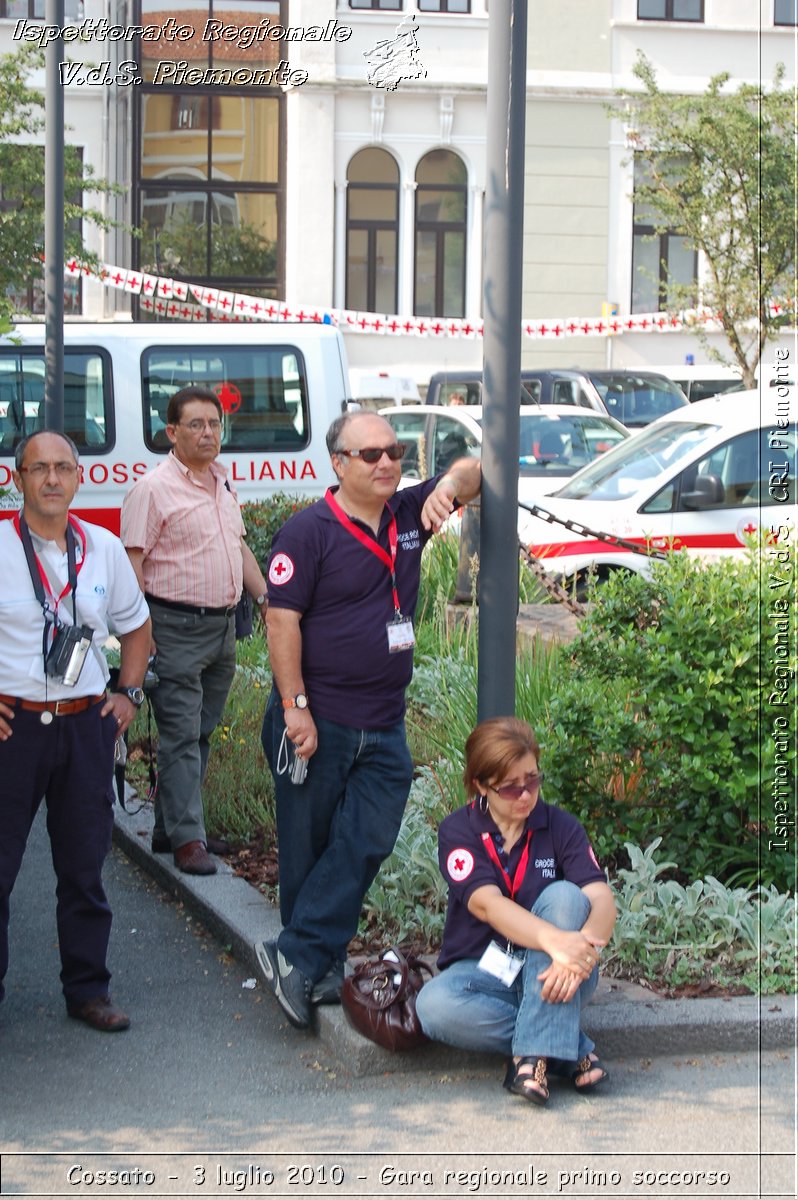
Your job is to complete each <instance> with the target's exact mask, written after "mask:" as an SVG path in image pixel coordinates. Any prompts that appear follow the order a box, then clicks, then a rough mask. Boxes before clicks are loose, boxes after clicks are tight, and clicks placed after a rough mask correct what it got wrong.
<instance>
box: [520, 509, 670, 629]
mask: <svg viewBox="0 0 798 1200" xmlns="http://www.w3.org/2000/svg"><path fill="white" fill-rule="evenodd" d="M518 505H519V508H523V509H525V510H526V511H527V512H528V513H531V514H532V516H533V517H539V518H540V519H541V520H543V521H546V522H547V523H548V524H549V525H562V526H564V527H565V528H566V529H568V530H570V531H571V532H572V533H578V534H579V535H580V536H581V537H592V538H595V540H596V541H598V542H606V543H607V544H608V545H609V546H619V547H620V548H621V549H622V550H629V551H631V553H632V554H642V555H643V556H644V557H645V558H659V559H664V558H666V557H667V555H666V554H665V552H664V550H654V549H651V548H650V547H643V546H639V545H638V544H637V543H636V542H629V541H627V540H626V539H625V538H619V537H616V536H615V535H614V534H612V533H603V532H600V531H599V530H597V529H590V528H589V527H588V526H587V525H582V523H581V522H580V521H571V520H569V519H568V518H567V517H556V516H555V515H554V513H550V512H549V511H548V509H545V508H541V507H540V505H538V504H525V503H524V502H523V501H520V500H519V502H518ZM519 545H520V547H521V550H522V552H523V554H524V556H525V559H526V564H527V566H528V567H529V569H530V570H531V572H532V574H533V575H534V576H535V578H536V579H537V580H538V582H539V583H540V584H541V586H542V587H543V588H544V590H545V591H547V592H548V594H549V595H550V596H551V598H552V599H553V600H555V601H556V602H557V603H558V604H562V605H563V606H564V607H565V608H567V609H568V610H569V612H572V613H573V614H574V616H577V617H583V616H584V615H585V612H586V611H587V610H586V608H585V606H584V604H581V603H580V601H579V600H577V599H576V598H575V597H574V596H572V595H570V593H569V592H568V591H567V590H566V589H565V588H564V587H563V586H562V584H561V583H560V582H559V581H558V580H557V579H555V577H554V576H553V575H551V574H550V573H549V572H548V571H547V570H546V568H545V566H544V565H543V561H542V560H541V559H539V558H538V557H537V556H536V555H534V554H532V552H531V551H530V549H529V547H528V546H525V545H524V543H523V542H521V541H520V539H519Z"/></svg>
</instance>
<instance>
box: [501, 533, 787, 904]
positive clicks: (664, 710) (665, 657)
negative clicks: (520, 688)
mask: <svg viewBox="0 0 798 1200" xmlns="http://www.w3.org/2000/svg"><path fill="white" fill-rule="evenodd" d="M793 595H794V593H793ZM592 601H593V603H592V605H591V608H590V611H589V612H588V615H587V616H586V618H585V619H584V620H583V622H582V625H581V628H580V632H579V636H578V638H577V640H576V641H575V642H574V643H573V645H572V648H571V656H570V662H569V663H568V664H567V669H566V670H565V671H564V672H563V673H562V676H561V678H560V680H559V683H558V686H557V687H556V688H555V690H554V693H553V695H552V699H551V705H550V713H549V716H550V733H549V734H548V736H547V737H546V739H545V740H544V745H545V747H546V754H545V762H544V765H545V770H546V779H547V785H546V786H547V792H548V795H549V797H550V798H551V799H553V800H555V802H557V803H561V804H563V805H564V806H565V807H567V808H569V809H570V810H571V811H572V812H574V813H575V814H576V815H577V816H578V817H579V818H580V820H581V821H582V822H583V823H584V824H585V825H586V827H587V828H588V829H589V830H590V833H591V837H592V838H593V840H594V845H595V848H596V851H597V853H598V855H599V858H600V859H601V860H602V861H604V862H612V861H613V860H615V861H622V851H623V846H624V843H625V842H627V841H630V842H635V843H637V844H639V845H645V844H647V843H648V842H650V841H652V839H654V838H656V837H662V839H663V844H664V845H665V848H666V852H667V854H668V855H669V857H671V858H673V859H675V861H676V862H677V863H678V866H679V870H680V872H681V875H682V878H684V879H700V878H701V877H702V876H704V875H707V874H712V875H717V876H718V877H720V878H721V879H724V880H730V879H736V881H737V882H741V883H749V884H752V883H754V882H762V883H774V884H776V885H777V886H778V887H779V888H780V889H781V890H783V891H786V890H787V889H788V888H789V886H790V883H791V880H792V878H793V865H792V854H791V853H790V852H789V851H788V850H779V849H773V848H771V846H770V842H771V841H772V837H773V826H772V802H770V816H771V820H770V822H769V821H768V811H767V810H768V803H767V802H766V798H765V795H764V790H763V792H762V794H760V786H762V787H763V788H764V781H766V780H767V779H768V778H769V779H770V780H771V781H772V779H773V765H774V749H773V741H772V739H768V738H767V737H766V736H763V737H762V745H761V747H760V744H759V741H758V729H759V723H760V714H761V711H762V707H763V699H764V695H763V690H762V688H761V687H760V676H759V671H760V630H763V631H764V630H765V628H766V627H767V617H766V607H767V605H768V604H769V603H770V597H769V595H768V591H767V588H765V587H762V588H760V578H759V560H758V559H757V558H756V557H755V556H753V555H752V556H751V557H750V558H749V559H747V560H744V561H731V560H724V561H722V562H719V563H717V564H703V565H702V564H699V563H697V562H696V561H695V560H694V559H691V558H689V557H688V556H687V555H685V554H673V555H670V556H669V557H668V559H667V561H665V562H663V563H657V564H656V565H655V567H654V573H653V578H652V579H651V580H647V579H644V578H643V577H642V576H640V575H636V574H631V573H625V572H623V573H622V572H618V573H616V574H614V575H613V576H611V578H610V579H609V580H608V581H607V582H606V583H604V584H602V585H601V586H600V587H598V588H596V589H595V590H594V592H593V594H592ZM793 605H794V601H793ZM793 621H794V615H793ZM792 665H793V669H794V665H795V664H794V662H793V664H792ZM522 715H524V716H526V715H527V714H526V713H522ZM790 757H791V762H792V766H793V769H794V764H795V757H794V741H793V749H792V754H791V756H790Z"/></svg>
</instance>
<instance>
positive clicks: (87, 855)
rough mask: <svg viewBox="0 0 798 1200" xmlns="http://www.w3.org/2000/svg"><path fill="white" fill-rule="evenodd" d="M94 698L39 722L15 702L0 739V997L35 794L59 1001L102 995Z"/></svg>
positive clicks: (109, 746)
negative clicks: (42, 816) (47, 870)
mask: <svg viewBox="0 0 798 1200" xmlns="http://www.w3.org/2000/svg"><path fill="white" fill-rule="evenodd" d="M101 708H102V705H101V704H96V705H93V706H92V707H91V708H88V709H86V710H85V711H84V712H82V713H76V714H75V715H74V716H64V717H55V718H54V720H53V721H52V722H51V724H49V725H42V723H41V721H40V719H39V714H38V713H34V712H26V711H25V710H24V709H20V708H17V709H16V710H15V715H14V720H13V721H12V722H11V724H12V726H13V730H14V732H13V733H12V735H11V737H10V738H9V739H8V741H6V742H0V999H2V996H3V980H4V978H5V975H6V971H7V970H8V920H9V899H10V896H11V892H12V890H13V887H14V883H15V882H16V878H17V875H18V874H19V868H20V866H21V865H22V856H23V854H24V853H25V846H26V844H27V840H28V834H29V833H30V828H31V825H32V824H33V819H34V817H35V816H36V812H37V810H38V808H39V804H40V803H41V799H42V797H44V799H45V803H46V805H47V832H48V834H49V836H50V848H51V852H52V857H53V867H54V868H55V874H56V879H57V885H56V898H57V903H56V918H57V923H58V945H59V949H60V952H61V983H62V985H63V991H64V997H65V999H66V1001H67V1003H68V1004H81V1003H83V1002H85V1001H86V1000H91V999H93V998H94V997H95V996H102V995H105V994H106V993H107V991H108V981H109V980H110V978H111V976H110V973H109V971H108V968H107V966H106V963H105V960H106V954H107V951H108V939H109V937H110V934H111V909H110V907H109V905H108V900H107V899H106V896H105V892H104V890H103V885H102V868H103V863H104V861H105V857H106V855H107V853H108V851H109V849H110V847H111V829H112V826H113V813H112V805H113V791H112V777H113V760H114V741H115V738H116V720H115V718H114V717H113V715H111V714H109V715H108V716H107V717H105V718H102V717H101V716H100V709H101Z"/></svg>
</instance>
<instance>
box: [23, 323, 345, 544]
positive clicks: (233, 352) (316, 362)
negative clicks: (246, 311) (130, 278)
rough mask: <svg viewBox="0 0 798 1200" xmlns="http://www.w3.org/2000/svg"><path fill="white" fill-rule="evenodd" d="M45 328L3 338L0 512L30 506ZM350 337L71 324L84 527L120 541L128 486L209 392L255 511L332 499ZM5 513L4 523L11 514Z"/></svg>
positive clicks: (236, 475) (68, 403) (242, 496)
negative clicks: (23, 447) (190, 393)
mask: <svg viewBox="0 0 798 1200" xmlns="http://www.w3.org/2000/svg"><path fill="white" fill-rule="evenodd" d="M44 378H45V364H44V325H43V324H20V325H18V326H17V327H16V329H15V330H14V331H13V332H12V333H11V334H8V335H6V336H5V337H1V338H0V489H2V490H4V494H3V495H2V496H0V509H3V510H6V512H10V511H13V510H14V509H16V508H18V507H19V502H20V498H19V496H18V495H17V493H16V492H15V490H14V484H13V479H12V476H11V472H12V470H13V466H14V447H15V446H16V445H17V443H18V442H19V441H20V439H21V438H23V437H25V436H26V435H27V434H30V433H33V432H34V431H35V430H37V429H42V428H44V417H45V408H44ZM348 379H349V376H348V369H347V362H346V352H345V349H344V344H343V338H342V337H341V334H340V332H339V331H338V330H337V329H336V328H335V327H334V326H332V325H325V324H318V325H316V324H313V325H306V324H287V323H286V324H284V325H265V324H264V325H257V326H256V325H251V324H250V325H233V324H230V325H227V324H223V323H220V322H214V323H208V324H206V323H202V324H199V323H195V324H185V325H184V324H177V323H163V324H130V323H126V324H121V323H113V322H110V323H105V324H102V323H100V324H84V323H75V324H72V323H67V324H65V326H64V432H65V433H67V434H69V436H70V437H71V438H72V439H73V441H74V442H75V443H76V444H77V446H78V449H79V451H80V474H81V480H80V490H79V492H78V494H77V497H76V502H75V508H74V511H75V513H76V514H77V515H78V516H79V517H81V516H82V517H84V518H85V519H86V520H88V521H92V522H95V523H96V524H99V525H104V526H106V527H107V528H108V529H111V530H112V531H113V532H114V533H118V532H119V512H120V508H121V505H122V501H123V499H124V496H125V493H126V492H127V490H128V488H129V487H130V486H131V484H133V483H134V482H135V480H136V479H138V478H139V477H140V476H141V475H143V474H144V473H145V472H146V471H148V470H150V469H151V468H152V467H154V466H157V464H158V463H159V462H161V461H162V460H163V457H164V455H165V454H167V453H168V451H169V448H170V443H169V439H168V437H167V434H166V410H167V405H168V403H169V399H170V397H171V396H172V395H174V393H175V392H177V391H178V390H179V389H180V388H183V387H186V386H187V385H188V384H195V385H197V386H200V387H203V388H209V389H210V390H211V391H213V392H214V393H215V394H216V395H217V396H218V397H219V402H220V403H221V406H222V410H223V414H224V416H223V425H222V448H221V454H220V458H219V461H220V462H221V463H222V464H223V465H224V466H225V467H226V468H227V470H228V478H229V479H230V482H231V484H232V485H233V487H234V488H235V490H236V492H237V494H238V498H239V501H240V502H241V503H242V504H243V503H246V502H247V501H251V500H263V499H266V498H268V496H269V495H270V494H272V493H275V492H287V493H289V494H290V495H296V496H320V495H323V493H324V491H325V489H326V488H327V486H328V485H329V484H331V483H333V482H334V477H333V472H332V467H331V465H330V459H329V455H328V453H327V447H326V443H325V434H326V432H327V429H328V428H329V426H330V423H331V422H332V421H333V420H334V419H335V417H337V416H339V415H340V414H341V413H342V412H344V411H346V408H347V405H348V396H349V382H348ZM0 515H2V514H0Z"/></svg>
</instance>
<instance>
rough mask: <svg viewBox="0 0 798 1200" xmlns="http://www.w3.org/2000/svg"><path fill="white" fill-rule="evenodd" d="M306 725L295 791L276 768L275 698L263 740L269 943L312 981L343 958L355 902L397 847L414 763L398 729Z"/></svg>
mask: <svg viewBox="0 0 798 1200" xmlns="http://www.w3.org/2000/svg"><path fill="white" fill-rule="evenodd" d="M314 720H315V722H316V728H317V730H318V734H319V746H318V749H317V751H316V753H315V754H314V755H313V757H312V758H311V759H310V760H309V762H308V774H307V778H306V780H305V782H304V783H302V784H292V783H291V782H290V779H289V774H288V772H284V773H282V774H281V773H280V771H279V770H278V766H281V765H282V764H281V763H278V759H279V750H280V742H281V740H282V734H283V730H284V729H285V720H284V718H283V710H282V707H281V705H280V702H279V700H277V699H276V696H275V694H274V693H272V696H271V698H270V700H269V704H268V707H267V709H266V715H265V718H264V722H263V732H262V742H263V748H264V750H265V752H266V757H267V759H268V761H269V766H270V767H271V770H272V774H273V776H274V786H275V794H276V797H277V841H278V850H279V868H280V916H281V918H282V922H283V926H284V928H283V931H282V933H281V934H280V938H279V941H278V945H279V947H280V950H282V952H283V954H284V955H285V957H286V958H287V959H288V961H289V962H291V963H294V964H295V965H296V966H297V967H299V969H300V970H301V971H302V972H303V973H304V974H305V975H308V976H309V977H310V978H311V979H312V980H314V982H315V981H316V980H319V979H321V978H322V976H323V975H324V973H325V972H326V971H327V969H328V968H329V966H330V965H331V963H333V962H336V961H341V960H343V959H345V958H346V950H347V945H348V943H349V941H350V939H351V938H352V937H354V935H355V933H356V932H357V926H358V921H359V919H360V910H361V908H362V905H363V897H364V896H365V895H366V892H367V891H368V890H369V888H370V887H371V884H372V883H373V881H374V879H375V878H376V875H377V872H378V871H379V869H380V865H381V863H382V862H383V861H384V860H385V859H386V858H387V857H388V855H389V854H390V853H391V851H392V850H393V847H394V843H395V842H396V837H397V834H398V833H399V827H400V825H401V823H402V814H403V813H404V809H405V803H406V802H407V796H408V792H409V791H410V784H411V783H412V780H413V762H412V759H411V757H410V752H409V751H408V749H407V742H406V739H405V729H404V722H401V723H400V724H398V725H394V726H393V727H392V728H390V729H373V730H369V729H351V728H349V727H348V726H345V725H338V724H337V723H336V722H334V721H328V720H326V719H325V718H323V717H315V718H314Z"/></svg>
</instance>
